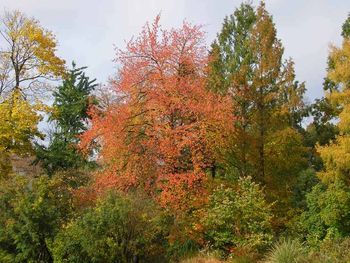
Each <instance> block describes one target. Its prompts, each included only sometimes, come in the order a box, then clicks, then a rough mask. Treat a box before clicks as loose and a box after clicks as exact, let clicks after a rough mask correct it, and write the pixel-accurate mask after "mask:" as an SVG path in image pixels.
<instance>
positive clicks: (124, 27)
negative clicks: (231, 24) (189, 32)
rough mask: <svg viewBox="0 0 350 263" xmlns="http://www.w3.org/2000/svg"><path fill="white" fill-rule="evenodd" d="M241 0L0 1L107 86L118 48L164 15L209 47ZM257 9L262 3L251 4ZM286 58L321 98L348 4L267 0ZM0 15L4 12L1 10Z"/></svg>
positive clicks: (344, 0) (167, 23) (349, 0)
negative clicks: (200, 35)
mask: <svg viewBox="0 0 350 263" xmlns="http://www.w3.org/2000/svg"><path fill="white" fill-rule="evenodd" d="M241 2H242V0H0V8H2V9H3V10H13V9H18V10H20V11H22V12H24V13H26V14H27V15H28V16H31V17H35V18H36V19H38V20H39V21H40V22H41V24H42V26H44V27H45V28H47V29H49V30H51V31H52V32H53V33H54V34H55V35H56V38H57V39H58V42H59V46H58V54H59V55H60V56H61V57H62V58H64V59H65V60H66V61H67V62H68V63H69V64H70V63H71V61H73V60H74V61H75V62H76V63H77V65H78V66H88V70H87V72H88V74H89V76H90V77H92V78H97V81H98V82H100V83H106V82H107V81H108V78H109V77H110V76H113V74H115V72H116V66H117V65H116V64H115V63H113V62H112V60H113V58H114V57H115V51H114V50H115V47H118V48H124V47H125V43H126V42H127V41H128V40H130V39H131V37H132V36H136V35H137V34H138V33H139V32H140V30H141V28H142V26H143V25H144V24H145V22H147V21H152V20H153V19H154V18H155V16H156V15H157V14H159V13H160V14H161V24H162V25H163V26H164V27H165V28H170V27H178V26H180V25H181V24H182V22H183V20H184V19H185V20H187V21H189V22H191V23H194V24H201V25H203V26H204V30H205V31H206V32H207V43H208V45H209V44H210V43H211V42H212V41H213V40H214V38H215V36H216V34H217V32H219V31H220V29H221V25H222V21H223V19H224V17H225V16H226V15H230V14H231V13H232V12H233V11H234V9H235V8H236V7H238V6H239V5H240V3H241ZM252 2H253V4H254V5H257V4H258V1H254V0H253V1H252ZM265 3H266V7H267V10H268V11H269V12H270V13H271V14H272V15H273V19H274V22H275V24H276V28H277V34H278V37H279V38H280V39H281V40H282V43H283V45H284V47H285V57H286V58H288V57H291V58H293V60H294V61H295V69H296V75H297V79H298V80H300V81H305V82H306V87H307V89H308V91H307V94H306V97H307V98H306V99H307V100H308V101H312V100H313V99H315V98H317V97H321V96H322V95H323V90H322V82H323V78H324V76H325V74H326V70H325V69H326V61H327V55H328V52H329V46H330V45H331V44H334V45H340V44H341V36H340V33H341V25H342V24H343V22H344V21H345V19H346V17H347V14H348V13H349V12H350V0H266V1H265ZM3 10H0V11H3Z"/></svg>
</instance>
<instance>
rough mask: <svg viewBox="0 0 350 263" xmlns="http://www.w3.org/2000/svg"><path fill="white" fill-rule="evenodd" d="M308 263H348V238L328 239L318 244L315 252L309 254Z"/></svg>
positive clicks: (349, 239)
mask: <svg viewBox="0 0 350 263" xmlns="http://www.w3.org/2000/svg"><path fill="white" fill-rule="evenodd" d="M307 262H310V263H349V262H350V238H349V237H347V238H341V239H332V240H331V239H329V240H325V241H323V242H322V243H321V244H320V248H319V249H318V250H317V251H313V252H311V253H310V255H309V257H308V261H307Z"/></svg>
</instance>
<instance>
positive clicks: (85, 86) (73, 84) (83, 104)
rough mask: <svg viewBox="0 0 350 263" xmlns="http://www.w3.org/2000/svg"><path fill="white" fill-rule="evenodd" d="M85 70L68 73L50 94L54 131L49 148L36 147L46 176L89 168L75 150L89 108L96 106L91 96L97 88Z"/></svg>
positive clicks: (51, 120) (81, 155) (84, 159)
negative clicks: (52, 97) (52, 100)
mask: <svg viewBox="0 0 350 263" xmlns="http://www.w3.org/2000/svg"><path fill="white" fill-rule="evenodd" d="M84 69H85V68H75V64H74V63H73V69H72V70H70V72H69V74H68V75H67V77H66V78H65V79H64V81H63V83H62V85H61V86H59V87H58V89H57V91H55V92H54V93H53V96H54V99H55V100H54V103H53V112H52V113H51V115H50V117H49V121H50V122H51V123H53V124H54V125H55V131H54V134H53V137H52V138H51V141H50V143H49V146H48V147H47V148H46V147H45V146H41V145H37V151H36V155H37V162H40V164H41V165H42V166H43V167H44V169H45V170H46V172H47V173H48V174H49V175H52V174H53V173H55V172H57V171H59V170H67V169H77V168H82V167H84V166H87V165H89V164H92V163H91V162H88V161H87V160H86V157H85V156H84V155H83V154H82V153H81V152H80V151H79V149H77V146H78V144H79V142H80V138H79V136H80V135H81V134H82V133H83V132H84V131H85V130H86V129H87V125H88V120H89V115H88V110H89V108H90V107H91V106H92V105H93V104H95V103H96V101H94V99H93V96H92V95H91V92H92V91H93V90H94V88H95V87H96V84H94V82H95V80H90V79H89V78H88V77H87V76H86V75H85V73H84Z"/></svg>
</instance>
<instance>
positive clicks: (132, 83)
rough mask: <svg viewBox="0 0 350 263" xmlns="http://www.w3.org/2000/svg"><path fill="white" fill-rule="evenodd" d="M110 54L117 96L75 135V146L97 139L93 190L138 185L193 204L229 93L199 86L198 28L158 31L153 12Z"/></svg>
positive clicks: (202, 54)
mask: <svg viewBox="0 0 350 263" xmlns="http://www.w3.org/2000/svg"><path fill="white" fill-rule="evenodd" d="M117 55H118V62H119V63H120V65H121V69H120V72H119V75H118V78H117V79H116V80H115V82H114V83H112V85H114V87H115V90H116V91H117V93H118V94H121V95H120V97H119V103H117V104H115V105H113V106H112V107H109V108H107V110H105V111H102V112H101V111H100V110H98V109H96V110H95V111H92V129H90V130H88V131H87V132H86V133H84V134H83V137H82V138H83V140H82V147H85V148H86V147H89V146H90V144H91V142H92V143H99V144H100V145H101V146H102V148H101V151H100V153H99V154H100V157H101V161H102V162H103V164H104V166H105V170H104V171H103V172H102V173H101V174H100V175H99V177H98V178H97V180H96V187H97V189H106V188H108V187H116V188H118V189H120V190H130V188H135V187H136V188H137V187H142V188H145V189H148V191H149V192H153V193H158V194H157V195H156V196H157V197H158V198H159V201H160V202H161V203H162V204H163V205H165V206H168V207H173V208H174V209H183V208H185V209H187V208H188V207H191V206H193V205H195V204H198V202H199V200H202V199H203V195H202V193H203V182H204V181H205V178H206V172H207V171H208V170H209V169H210V168H211V166H212V164H213V162H214V161H213V159H214V158H215V157H214V155H213V154H212V151H211V149H212V148H211V145H212V144H213V142H214V141H215V142H216V143H218V142H220V140H221V141H222V138H223V136H222V135H223V134H225V132H226V131H227V130H228V129H230V127H231V126H230V123H232V122H231V121H226V120H230V119H232V118H233V116H232V114H231V112H230V110H229V103H228V98H227V97H222V96H217V95H215V94H212V93H210V92H207V91H206V89H205V65H206V60H207V56H206V50H205V46H204V45H203V32H202V31H201V30H200V27H198V26H192V25H190V24H188V23H184V24H183V26H182V28H180V29H172V30H169V31H168V30H162V29H161V28H160V26H159V17H157V19H156V20H155V22H154V23H153V24H152V25H151V26H150V25H148V24H147V25H146V26H145V27H144V29H143V31H142V33H141V35H140V36H139V37H138V38H136V39H134V40H132V41H130V42H129V43H128V45H127V49H126V50H125V51H123V50H119V51H118V53H117Z"/></svg>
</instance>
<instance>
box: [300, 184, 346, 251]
mask: <svg viewBox="0 0 350 263" xmlns="http://www.w3.org/2000/svg"><path fill="white" fill-rule="evenodd" d="M349 219H350V189H349V187H348V186H346V185H344V183H343V182H341V181H336V182H334V183H331V184H329V185H323V184H321V183H319V184H317V185H316V186H314V187H313V188H312V191H311V192H310V193H309V194H307V210H306V211H305V212H303V214H302V215H301V222H302V227H303V230H304V232H305V236H306V239H307V241H308V243H309V244H310V245H311V246H318V245H319V242H320V241H322V240H323V239H332V238H338V237H344V236H347V235H349V233H350V225H349Z"/></svg>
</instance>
